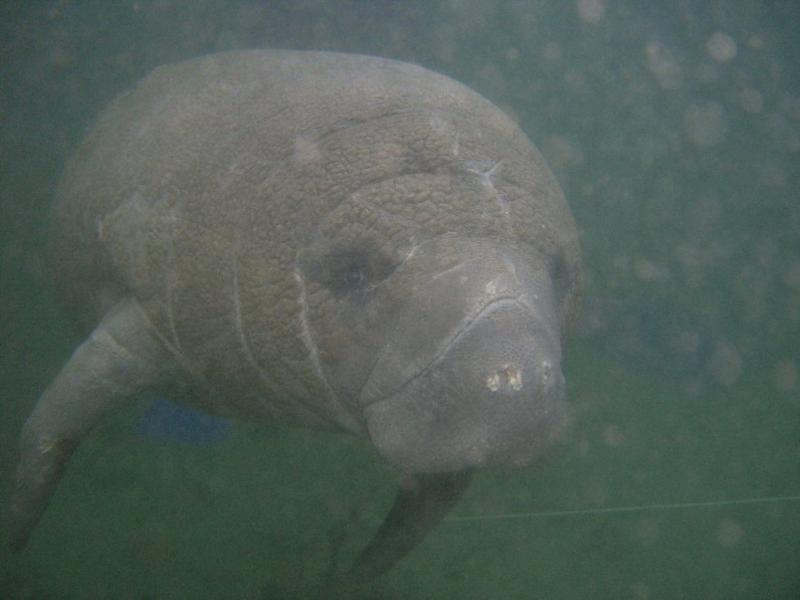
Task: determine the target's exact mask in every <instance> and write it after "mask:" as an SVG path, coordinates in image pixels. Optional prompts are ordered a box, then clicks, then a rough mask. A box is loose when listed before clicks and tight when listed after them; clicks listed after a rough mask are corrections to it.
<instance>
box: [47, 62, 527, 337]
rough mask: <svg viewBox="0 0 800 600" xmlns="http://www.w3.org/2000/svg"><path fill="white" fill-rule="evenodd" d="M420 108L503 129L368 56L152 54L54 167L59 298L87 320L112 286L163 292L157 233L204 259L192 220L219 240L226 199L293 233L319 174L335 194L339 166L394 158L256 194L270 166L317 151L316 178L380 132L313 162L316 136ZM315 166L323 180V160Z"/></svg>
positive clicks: (479, 106) (487, 108)
mask: <svg viewBox="0 0 800 600" xmlns="http://www.w3.org/2000/svg"><path fill="white" fill-rule="evenodd" d="M426 108H429V109H434V110H435V109H443V110H446V111H451V112H452V111H461V112H463V113H464V114H465V115H466V116H469V117H472V118H478V119H483V120H484V121H486V122H494V124H495V125H498V126H500V127H501V128H505V129H512V128H513V127H511V126H510V123H505V122H504V117H502V115H501V114H500V113H499V111H497V110H496V109H495V108H494V107H493V106H492V105H490V104H489V103H488V102H487V101H485V100H484V99H483V98H482V97H480V96H479V95H477V94H475V93H473V92H471V91H470V90H469V89H467V88H465V87H464V86H461V85H460V84H458V83H457V82H455V81H453V80H451V79H449V78H447V77H444V76H442V75H439V74H436V73H433V72H431V71H428V70H426V69H424V68H421V67H417V66H414V65H410V64H406V63H400V62H396V61H392V60H386V59H381V58H376V57H367V56H360V55H350V54H338V53H325V52H296V51H271V50H263V51H259V50H256V51H242V52H229V53H221V54H214V55H210V56H207V57H201V58H197V59H192V60H189V61H185V62H180V63H175V64H170V65H166V66H162V67H158V68H157V69H155V70H154V71H153V72H152V73H151V74H150V75H148V76H147V77H145V78H144V79H143V80H142V81H140V82H139V83H138V84H137V85H136V86H135V87H134V88H133V89H132V90H130V91H128V92H126V93H124V94H122V95H121V96H119V97H118V98H117V99H115V100H114V101H113V102H112V103H111V104H110V106H109V107H108V108H107V109H106V110H105V111H104V112H103V113H102V114H101V115H100V116H99V118H98V119H97V121H96V122H95V123H94V125H93V126H92V127H91V129H90V130H89V132H88V134H87V136H86V138H85V139H84V140H83V142H82V143H81V145H80V146H79V148H78V149H77V151H76V153H75V155H74V156H73V157H72V159H71V160H70V162H69V163H68V165H67V168H66V170H65V174H64V176H63V178H62V181H61V184H60V186H59V190H58V195H57V196H58V197H57V202H56V204H55V208H54V211H53V228H52V236H51V240H52V243H51V250H52V252H51V257H52V263H53V265H54V269H53V272H54V275H55V277H56V279H57V280H58V283H59V287H60V291H61V293H62V295H63V296H64V299H65V301H66V303H67V304H68V305H69V306H70V307H71V308H72V309H73V311H74V312H75V313H76V315H77V316H78V317H79V318H80V320H81V321H82V322H83V323H85V324H86V325H87V326H91V325H93V324H94V323H95V322H96V321H97V319H98V318H99V317H100V316H101V315H102V314H104V313H105V311H106V309H107V308H108V306H109V305H110V304H113V303H114V302H115V301H116V300H117V299H118V298H119V297H120V296H123V295H128V294H130V293H133V294H134V295H138V296H143V297H145V298H147V299H151V298H152V297H153V296H159V295H163V294H164V293H165V291H164V289H163V288H164V285H163V279H165V278H166V274H165V273H166V272H167V271H170V270H174V269H175V268H179V267H175V266H172V267H170V266H168V265H169V264H170V263H169V261H170V257H169V256H168V254H169V252H168V251H167V250H168V245H169V244H168V243H167V240H166V239H164V238H167V237H169V238H172V239H175V238H178V237H180V236H181V234H184V235H186V236H188V237H192V238H195V239H197V240H201V239H202V243H201V247H200V248H196V249H195V250H197V251H199V252H200V255H199V256H198V255H195V256H194V257H193V258H194V259H195V263H202V262H203V261H205V260H208V257H207V256H205V255H206V254H207V252H206V251H205V250H204V248H203V247H202V246H203V244H205V243H206V238H205V237H204V236H205V234H203V233H202V230H205V232H206V233H207V234H209V235H210V236H211V237H212V238H215V241H216V243H221V244H230V243H231V240H230V239H225V236H226V234H228V238H230V232H229V231H228V229H229V228H230V226H231V223H230V221H231V220H232V219H233V213H232V212H231V211H232V210H233V212H235V213H237V214H240V215H241V214H242V213H252V211H254V210H262V211H270V212H271V213H273V218H272V219H270V222H271V223H275V224H277V227H278V228H279V230H280V231H286V232H291V233H293V234H294V235H293V236H292V237H293V238H294V239H292V240H288V239H287V242H290V243H292V244H293V243H296V240H297V239H302V238H303V237H304V236H306V235H307V234H308V231H309V230H310V229H311V228H313V226H314V223H315V222H316V221H317V220H318V216H319V215H320V214H321V212H320V211H321V210H322V209H324V208H326V206H323V205H322V202H323V201H322V200H321V193H320V192H325V193H327V194H328V195H329V196H335V195H336V194H335V193H331V192H336V191H337V190H320V189H319V187H320V186H321V185H339V186H341V190H339V191H341V192H342V193H344V192H345V188H346V187H348V186H346V185H345V183H344V182H343V181H341V180H342V179H346V178H347V177H349V178H350V182H351V186H352V185H357V184H358V183H359V182H363V180H364V179H368V178H370V177H372V178H375V177H379V176H382V175H383V174H388V173H389V172H390V170H391V168H392V167H397V163H398V159H400V158H402V157H398V156H396V155H395V156H393V155H392V154H393V152H395V150H396V149H393V148H388V147H387V148H384V150H385V152H386V154H385V160H384V164H383V165H382V166H381V165H377V169H382V171H383V173H378V172H373V173H369V172H363V171H362V172H361V173H354V172H352V170H351V172H350V173H349V174H347V175H346V177H344V178H340V180H339V181H308V182H307V189H305V190H300V193H298V194H296V196H295V198H293V200H294V202H283V203H282V199H281V198H276V197H270V196H269V195H268V192H269V191H270V190H268V189H267V187H268V180H270V179H273V180H274V179H278V178H280V177H281V176H282V174H281V170H282V169H283V175H284V176H285V177H289V176H290V175H291V173H290V172H288V171H286V169H289V168H291V166H292V165H291V164H289V163H298V162H299V163H300V164H301V166H302V165H303V163H305V165H306V166H309V165H310V164H311V163H315V162H317V163H318V164H317V165H316V167H317V168H316V171H317V174H318V175H320V177H322V176H323V175H322V171H323V170H325V169H326V168H327V169H329V170H330V169H333V168H337V167H340V166H341V165H343V164H345V163H349V164H350V165H353V164H357V163H358V162H359V160H360V159H361V157H360V156H359V154H361V155H368V154H370V153H373V152H374V151H375V148H376V146H377V145H378V144H379V142H380V140H373V142H375V144H374V145H373V146H372V147H359V146H352V147H350V148H346V149H344V150H346V156H344V157H343V156H338V157H321V158H322V162H319V161H318V159H319V158H320V157H319V156H318V148H319V143H320V141H321V140H322V139H324V138H325V136H330V135H332V134H334V133H335V132H336V131H338V130H341V129H345V128H348V127H352V126H354V125H357V124H360V123H362V124H363V123H367V122H369V121H370V120H377V119H381V118H384V117H387V116H389V115H392V114H396V113H401V112H402V111H407V110H412V109H413V110H424V109H426ZM398 152H402V150H398ZM332 161H335V162H338V163H339V165H334V164H331V162H332ZM373 163H374V161H373ZM365 166H368V165H366V164H365ZM342 168H343V167H342ZM305 175H306V176H307V175H308V173H306V174H305ZM327 178H328V179H335V178H334V177H332V174H331V173H328V174H327ZM303 192H307V193H305V194H304V193H303ZM339 195H341V194H339ZM330 201H331V200H330V199H328V204H329V203H330ZM281 204H283V206H282V205H281ZM179 219H180V220H183V221H182V222H178V220H179ZM245 219H246V217H245ZM275 233H276V232H269V236H270V237H272V236H273V235H275ZM220 236H221V237H220ZM120 238H122V239H120ZM210 241H211V240H209V242H210ZM215 250H216V249H215ZM209 266H210V265H209ZM203 268H204V267H202V266H200V264H197V269H198V270H200V271H202V270H203ZM212 274H213V271H208V272H206V275H207V276H210V275H212ZM155 280H160V281H155ZM159 287H160V288H161V290H160V291H159V289H158V288H159Z"/></svg>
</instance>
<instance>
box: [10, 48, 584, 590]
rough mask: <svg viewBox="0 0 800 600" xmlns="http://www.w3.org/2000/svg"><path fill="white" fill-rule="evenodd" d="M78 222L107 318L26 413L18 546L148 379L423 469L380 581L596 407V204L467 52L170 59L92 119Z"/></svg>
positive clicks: (79, 287) (370, 572) (90, 307)
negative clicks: (496, 100) (587, 329)
mask: <svg viewBox="0 0 800 600" xmlns="http://www.w3.org/2000/svg"><path fill="white" fill-rule="evenodd" d="M52 225H53V227H52V232H51V236H50V240H49V242H50V258H51V264H52V266H53V268H52V273H53V280H54V285H55V287H56V288H57V290H58V292H59V294H60V296H61V298H62V299H63V303H64V306H65V309H66V310H67V311H68V312H69V313H70V314H71V315H72V316H74V318H75V320H76V322H77V324H78V326H79V327H81V328H82V329H83V330H84V331H85V335H86V337H85V341H84V342H83V343H82V344H81V345H80V346H79V347H78V348H77V349H76V350H75V351H74V353H73V354H72V356H71V357H70V358H69V360H68V361H67V363H66V365H65V366H64V367H63V369H62V370H61V371H60V372H59V373H58V375H57V376H56V378H55V379H54V380H53V381H52V383H50V385H49V387H47V389H46V390H45V391H44V393H43V394H42V396H41V398H40V399H39V401H38V403H37V404H36V407H35V408H34V410H33V413H32V414H31V415H30V417H29V418H28V420H27V422H26V423H25V425H24V427H23V430H22V433H21V439H20V457H19V464H18V468H17V478H16V483H15V486H14V490H13V497H12V498H11V504H10V513H11V520H10V528H9V529H10V545H11V547H12V548H13V549H15V550H19V549H21V548H22V547H23V546H24V545H25V544H26V541H27V540H28V538H29V535H30V533H31V530H32V529H33V527H34V526H35V524H36V522H37V521H38V520H39V518H40V516H41V514H42V512H43V511H44V510H45V507H46V505H47V503H48V500H49V498H50V497H51V495H52V494H53V492H54V490H55V488H56V486H57V484H58V481H59V479H60V478H61V476H62V474H63V472H64V470H65V466H66V463H67V461H68V459H69V457H70V455H71V454H72V452H73V451H74V450H75V448H76V447H77V445H78V444H79V443H80V441H81V440H82V439H83V438H84V437H85V436H86V435H87V433H88V432H89V431H90V430H91V429H92V427H93V426H94V425H95V424H96V423H97V422H98V421H99V419H101V417H102V416H103V415H104V414H105V413H106V411H108V410H111V409H113V408H114V407H116V406H118V405H120V404H121V403H122V402H124V401H126V400H129V399H131V398H134V397H136V396H138V395H141V394H142V393H145V392H148V393H158V394H165V395H167V396H169V397H171V398H177V399H180V400H181V401H182V402H185V403H188V404H189V405H191V406H193V407H195V408H199V409H202V410H203V411H206V412H208V413H211V414H214V415H221V416H223V417H227V418H235V419H248V420H253V421H257V422H266V423H283V424H287V425H293V426H302V427H307V428H312V429H318V430H331V431H340V432H346V433H350V434H353V435H356V436H362V437H364V438H367V439H368V440H369V441H370V443H371V444H372V445H373V446H374V448H375V449H376V450H377V452H378V453H380V455H382V456H383V457H385V459H386V460H387V461H388V462H389V463H390V464H391V465H393V466H394V467H396V468H397V470H398V471H399V472H400V473H401V474H402V476H403V481H404V483H403V485H402V486H401V488H400V491H399V492H398V494H397V497H396V500H395V503H394V505H393V507H392V508H391V510H390V512H389V515H388V516H387V517H386V520H385V522H384V524H383V525H382V527H381V528H380V529H379V531H378V532H377V534H376V536H375V537H374V539H373V541H372V542H371V543H370V544H369V545H368V546H367V548H366V549H365V550H364V551H363V553H362V554H361V555H360V556H359V557H358V558H357V559H356V562H355V564H354V566H353V567H352V569H351V570H350V574H351V576H352V577H353V578H356V579H359V580H364V579H367V578H370V577H373V576H376V575H378V574H380V573H383V572H384V571H386V570H387V569H389V568H390V567H391V565H392V564H393V563H394V562H395V561H397V560H398V559H399V558H401V557H402V556H404V555H405V554H406V553H407V552H409V551H410V550H411V549H412V548H413V547H414V546H415V545H416V544H417V543H418V542H419V541H420V540H421V539H423V537H424V536H425V535H426V533H427V532H428V531H429V530H430V529H431V528H432V527H434V526H435V525H436V523H437V522H438V521H440V520H441V519H442V518H443V517H444V515H445V514H446V513H447V511H448V510H449V509H450V508H451V507H452V506H453V505H454V504H455V503H456V502H457V500H458V499H459V497H460V496H461V495H462V493H463V492H464V490H465V489H466V488H467V486H468V483H469V481H470V477H471V474H472V473H473V472H474V471H475V470H476V469H478V468H482V467H491V466H497V465H500V466H518V465H527V464H529V463H531V462H532V461H534V460H535V459H537V458H538V457H539V456H541V455H542V453H543V452H544V451H545V450H547V449H548V447H551V446H552V445H553V444H554V443H555V442H557V441H558V440H559V439H561V438H562V437H563V434H564V431H565V429H566V427H567V425H568V423H569V421H570V417H569V410H568V407H567V403H566V400H565V390H564V385H565V384H564V377H563V375H562V370H561V362H562V361H561V359H562V343H563V337H564V332H566V331H567V330H568V329H569V325H570V323H571V322H573V321H574V319H575V317H576V313H577V309H578V303H579V295H580V294H579V289H580V285H579V284H580V279H581V275H580V274H581V267H580V252H579V243H578V235H577V233H576V229H575V224H574V222H573V218H572V216H571V213H570V211H569V208H568V206H567V203H566V201H565V198H564V195H563V193H562V191H561V189H560V187H559V186H558V184H557V182H556V180H555V178H554V176H553V175H552V173H551V171H550V170H549V169H548V167H547V166H546V164H545V161H544V160H543V158H542V156H541V155H540V153H539V152H538V151H537V150H536V148H535V147H534V146H533V145H532V144H531V142H529V140H528V139H527V138H526V136H525V135H524V134H523V133H522V131H521V130H520V129H519V127H518V126H517V125H516V124H515V123H514V122H513V121H512V120H511V119H510V118H508V117H507V116H506V115H505V114H504V113H503V112H502V111H501V110H499V109H498V108H497V107H496V106H494V105H493V104H492V103H490V102H489V101H487V100H486V99H484V98H483V97H482V96H480V95H479V94H477V93H475V92H473V91H471V90H469V89H468V88H466V87H464V86H463V85H461V84H459V83H457V82H455V81H453V80H451V79H449V78H448V77H445V76H443V75H440V74H437V73H434V72H432V71H429V70H426V69H424V68H421V67H418V66H414V65H411V64H405V63H402V62H396V61H393V60H388V59H383V58H375V57H368V56H359V55H350V54H340V53H326V52H302V51H271V50H252V51H235V52H226V53H219V54H212V55H208V56H204V57H199V58H195V59H192V60H188V61H185V62H179V63H176V64H171V65H166V66H162V67H159V68H157V69H155V70H154V71H153V72H152V73H151V74H150V75H148V76H146V77H145V78H144V79H142V80H141V81H140V82H139V83H138V84H137V85H136V86H135V87H133V89H132V90H130V91H128V92H127V93H124V94H122V95H121V96H119V97H117V98H116V99H115V100H114V101H113V102H112V103H111V104H110V105H109V106H108V107H107V108H106V109H105V111H104V112H102V114H101V115H100V116H99V117H98V119H97V121H96V122H95V123H94V124H93V125H92V126H91V127H90V129H89V131H88V133H87V135H86V137H85V139H84V140H83V141H82V143H81V144H80V145H79V147H78V148H77V150H76V152H75V154H74V156H73V157H72V158H71V160H70V161H69V162H68V163H67V165H66V167H65V172H64V175H63V177H62V179H61V182H60V184H59V186H58V190H57V198H56V202H55V205H54V209H53V213H52ZM268 458H269V457H265V460H268Z"/></svg>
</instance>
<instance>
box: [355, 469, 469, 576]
mask: <svg viewBox="0 0 800 600" xmlns="http://www.w3.org/2000/svg"><path fill="white" fill-rule="evenodd" d="M471 479H472V472H471V471H459V472H456V473H425V474H417V475H411V476H410V477H409V478H408V480H407V481H406V482H404V484H403V486H401V488H400V490H399V491H398V492H397V496H396V497H395V500H394V505H393V506H392V509H391V510H390V511H389V514H388V515H386V519H384V521H383V524H382V525H381V527H380V529H379V530H378V533H376V534H375V537H374V538H373V540H372V541H371V542H370V543H369V545H367V547H366V548H365V549H364V551H363V552H362V553H361V555H360V556H359V557H358V559H357V560H356V563H355V565H353V568H352V569H351V570H350V572H349V573H348V574H347V576H346V581H345V583H353V584H358V583H362V582H365V581H369V580H370V579H372V578H374V577H377V576H378V575H381V574H382V573H385V572H386V571H388V570H389V568H390V567H391V566H392V565H393V564H394V563H395V562H397V561H398V560H400V559H401V558H403V556H405V555H406V554H408V552H409V551H411V549H412V548H414V546H416V545H417V544H419V543H420V542H421V541H422V540H423V539H424V538H425V536H426V535H427V534H428V532H429V531H430V530H431V529H433V528H434V527H435V526H436V524H437V523H439V521H441V520H442V519H443V518H444V517H445V516H446V515H447V513H448V512H449V511H450V509H451V508H453V506H454V505H455V504H456V502H458V500H459V498H461V496H462V495H463V493H464V491H465V490H466V489H467V487H468V486H469V482H470V480H471Z"/></svg>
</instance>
